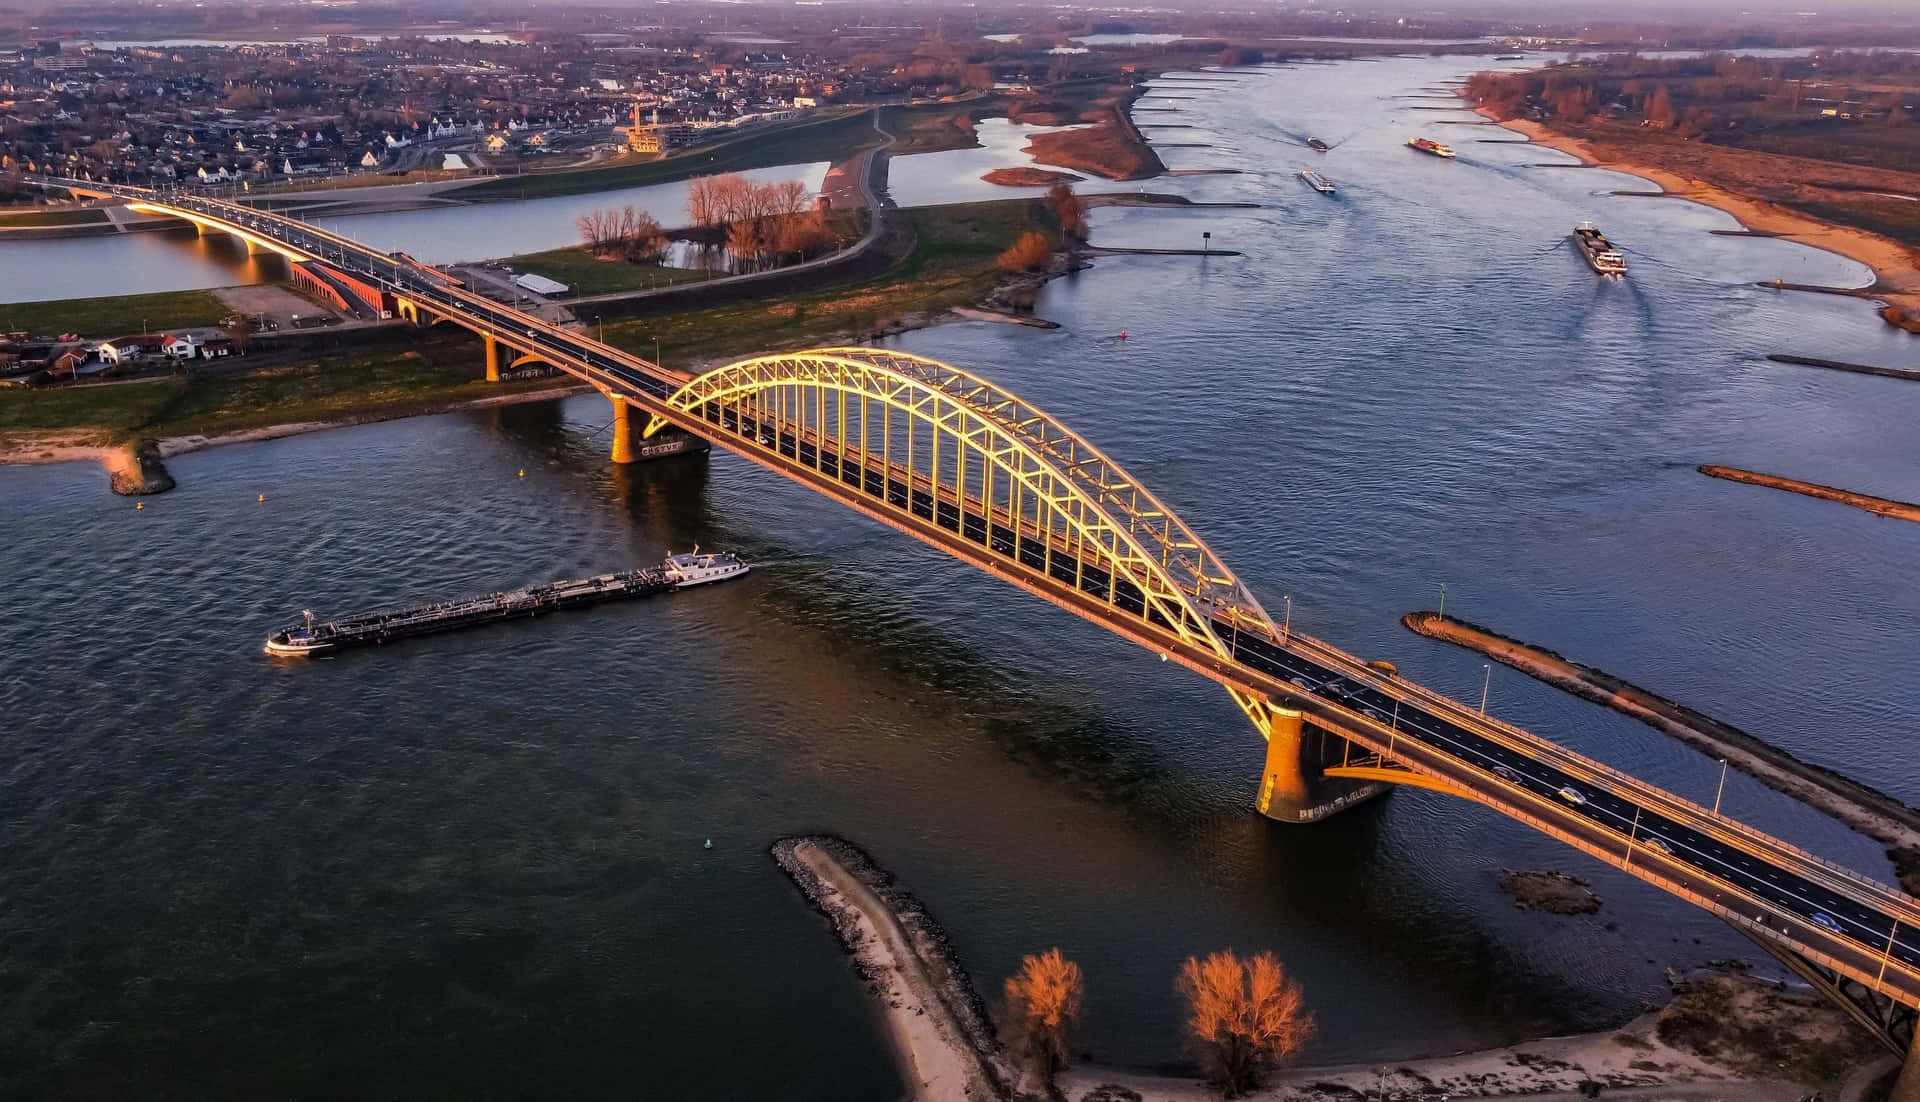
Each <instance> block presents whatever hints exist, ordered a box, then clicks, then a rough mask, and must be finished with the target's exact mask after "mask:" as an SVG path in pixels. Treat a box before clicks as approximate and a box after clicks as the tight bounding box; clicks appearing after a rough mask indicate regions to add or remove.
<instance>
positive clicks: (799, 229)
mask: <svg viewBox="0 0 1920 1102" xmlns="http://www.w3.org/2000/svg"><path fill="white" fill-rule="evenodd" d="M687 218H688V220H689V221H690V222H691V223H692V226H693V229H694V232H695V236H697V237H698V239H700V240H702V241H704V242H706V243H707V244H708V245H710V246H715V245H724V246H725V248H726V250H727V252H728V253H729V254H730V255H731V256H732V257H733V258H734V260H735V261H737V262H739V263H741V264H746V265H758V264H761V263H765V262H769V261H779V260H790V259H806V258H807V257H810V256H813V255H817V254H818V253H820V252H823V251H825V250H826V249H828V248H830V247H832V245H833V244H834V234H833V231H832V229H831V227H829V226H828V225H827V212H826V209H825V207H824V206H823V205H817V204H814V203H813V202H812V197H811V195H810V193H809V192H808V190H807V186H806V185H805V184H803V183H801V182H800V181H798V180H781V181H777V182H775V183H768V184H756V183H754V182H753V181H751V180H748V179H747V178H746V177H744V176H741V175H740V174H739V173H737V172H729V173H725V174H722V175H718V176H699V177H696V178H694V179H693V180H690V181H688V183H687ZM574 228H575V229H577V230H578V231H579V233H580V241H581V244H582V245H584V246H585V247H586V248H587V250H588V251H589V252H591V253H593V255H595V256H597V257H601V258H604V259H620V260H626V261H629V262H631V263H635V264H659V263H661V262H663V261H664V260H665V258H666V255H667V248H668V245H669V244H670V241H669V239H668V236H667V233H666V231H665V230H664V229H662V228H661V226H660V221H659V219H657V218H655V217H654V216H653V215H652V214H650V213H648V212H647V211H644V210H639V209H637V208H635V207H633V206H631V205H629V206H626V207H619V208H609V209H606V210H596V211H590V212H588V213H586V214H583V215H581V216H580V217H579V218H576V219H574Z"/></svg>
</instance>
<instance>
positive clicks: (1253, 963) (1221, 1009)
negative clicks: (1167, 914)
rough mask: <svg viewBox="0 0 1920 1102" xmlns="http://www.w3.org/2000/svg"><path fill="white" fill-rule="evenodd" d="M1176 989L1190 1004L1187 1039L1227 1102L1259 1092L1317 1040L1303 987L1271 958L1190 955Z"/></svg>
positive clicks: (1232, 954)
mask: <svg viewBox="0 0 1920 1102" xmlns="http://www.w3.org/2000/svg"><path fill="white" fill-rule="evenodd" d="M1174 990H1175V991H1177V992H1179V994H1180V997H1181V998H1183V999H1185V1000H1186V1002H1187V1020H1186V1023H1185V1032H1186V1037H1187V1041H1188V1042H1189V1043H1190V1044H1191V1045H1192V1046H1193V1047H1194V1050H1195V1053H1196V1055H1198V1056H1199V1057H1200V1061H1201V1063H1202V1064H1203V1065H1205V1067H1206V1069H1207V1073H1208V1074H1209V1075H1210V1076H1211V1077H1212V1078H1213V1080H1214V1082H1215V1083H1217V1084H1218V1085H1219V1086H1220V1087H1221V1089H1222V1091H1223V1092H1224V1093H1225V1095H1226V1096H1227V1097H1228V1098H1237V1097H1239V1096H1240V1095H1242V1094H1245V1093H1247V1092H1249V1091H1251V1090H1253V1089H1254V1088H1255V1087H1257V1086H1258V1085H1259V1083H1260V1078H1261V1076H1262V1075H1264V1074H1265V1073H1266V1072H1267V1071H1268V1070H1270V1069H1272V1068H1274V1067H1277V1066H1278V1065H1280V1064H1282V1063H1284V1062H1285V1061H1287V1060H1288V1059H1289V1058H1291V1057H1292V1056H1293V1055H1294V1054H1295V1053H1297V1052H1299V1051H1300V1048H1301V1046H1302V1045H1304V1044H1306V1043H1307V1039H1308V1038H1310V1037H1312V1036H1313V1029H1314V1025H1313V1015H1312V1014H1311V1013H1310V1012H1308V1011H1307V1010H1306V1007H1305V999H1304V997H1303V996H1302V994H1301V991H1300V985H1299V984H1297V983H1292V982H1290V981H1288V980H1287V978H1286V975H1285V973H1284V972H1282V970H1281V968H1280V961H1279V960H1278V959H1277V958H1276V957H1275V956H1274V955H1273V954H1272V953H1261V954H1259V955H1258V956H1255V957H1250V958H1247V959H1244V960H1243V959H1241V957H1240V956H1238V955H1237V954H1235V953H1234V952H1233V951H1231V950H1228V951H1226V952H1221V953H1213V954H1210V955H1208V956H1207V958H1206V959H1205V960H1202V959H1200V958H1198V957H1188V958H1187V962H1186V963H1185V964H1184V965H1182V966H1181V968H1180V975H1179V977H1178V978H1177V979H1176V980H1175V981H1174Z"/></svg>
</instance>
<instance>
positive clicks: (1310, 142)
mask: <svg viewBox="0 0 1920 1102" xmlns="http://www.w3.org/2000/svg"><path fill="white" fill-rule="evenodd" d="M1307 148H1308V149H1311V150H1313V151H1314V152H1315V153H1325V152H1326V151H1327V143H1326V142H1323V141H1321V140H1320V139H1319V138H1308V139H1307Z"/></svg>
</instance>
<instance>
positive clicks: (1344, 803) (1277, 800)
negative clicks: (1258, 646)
mask: <svg viewBox="0 0 1920 1102" xmlns="http://www.w3.org/2000/svg"><path fill="white" fill-rule="evenodd" d="M1265 708H1266V711H1267V713H1268V715H1269V717H1270V718H1269V719H1268V721H1267V723H1266V725H1265V733H1266V736H1267V762H1266V768H1265V769H1264V770H1263V771H1262V772H1261V775H1260V795H1259V799H1258V801H1257V803H1256V805H1255V806H1256V807H1257V808H1258V810H1259V812H1260V814H1262V815H1265V816H1266V817H1267V818H1269V819H1274V820H1277V821H1279V822H1283V823H1314V822H1319V821H1320V820H1321V819H1324V818H1326V817H1327V816H1329V815H1332V814H1333V813H1334V812H1336V811H1343V810H1345V809H1346V808H1349V807H1352V806H1353V805H1354V804H1357V803H1360V802H1362V801H1364V800H1370V799H1372V798H1374V797H1375V796H1379V795H1381V794H1383V793H1385V792H1386V791H1387V790H1388V789H1390V788H1391V787H1392V785H1389V784H1387V783H1385V782H1382V781H1361V780H1352V779H1349V778H1345V777H1329V776H1326V775H1325V773H1324V772H1323V771H1324V770H1325V769H1326V768H1327V767H1329V766H1336V765H1339V764H1340V763H1341V762H1342V761H1343V760H1345V758H1346V757H1347V756H1348V755H1349V754H1350V753H1351V748H1350V747H1349V746H1348V744H1347V741H1346V740H1345V739H1343V738H1341V737H1340V736H1339V735H1336V734H1334V733H1333V732H1331V731H1328V730H1325V729H1323V728H1320V727H1317V726H1315V725H1313V724H1311V723H1308V722H1307V721H1306V717H1305V716H1304V715H1303V714H1301V712H1299V711H1298V710H1297V709H1294V708H1283V707H1278V706H1276V705H1273V704H1267V705H1265Z"/></svg>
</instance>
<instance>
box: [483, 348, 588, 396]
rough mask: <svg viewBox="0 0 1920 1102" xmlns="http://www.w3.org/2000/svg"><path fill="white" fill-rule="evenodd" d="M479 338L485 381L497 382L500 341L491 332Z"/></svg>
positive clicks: (498, 378)
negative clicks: (484, 358) (483, 350)
mask: <svg viewBox="0 0 1920 1102" xmlns="http://www.w3.org/2000/svg"><path fill="white" fill-rule="evenodd" d="M480 340H481V342H482V343H483V344H485V345H486V349H487V381H488V382H490V383H497V382H499V381H500V342H499V341H498V340H497V339H495V338H494V335H493V334H492V333H482V334H480ZM615 404H616V405H617V404H618V403H615Z"/></svg>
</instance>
